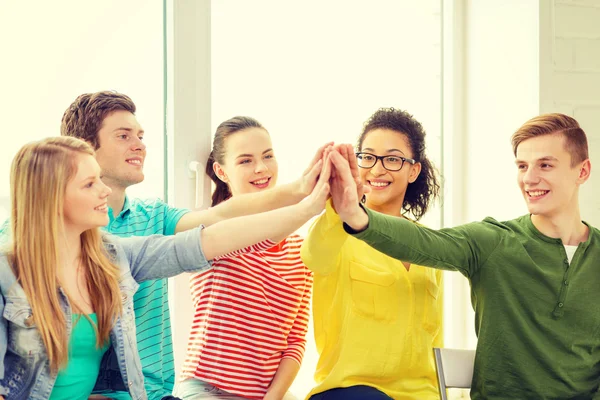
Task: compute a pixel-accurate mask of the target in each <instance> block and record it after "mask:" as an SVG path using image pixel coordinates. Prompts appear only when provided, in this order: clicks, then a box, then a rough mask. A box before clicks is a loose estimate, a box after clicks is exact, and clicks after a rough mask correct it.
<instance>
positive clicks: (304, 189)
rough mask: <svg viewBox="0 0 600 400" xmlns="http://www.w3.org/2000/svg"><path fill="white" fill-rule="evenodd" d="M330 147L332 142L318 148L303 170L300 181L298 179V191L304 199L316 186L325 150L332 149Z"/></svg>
mask: <svg viewBox="0 0 600 400" xmlns="http://www.w3.org/2000/svg"><path fill="white" fill-rule="evenodd" d="M332 145H333V142H329V143H325V144H324V145H323V146H321V147H319V149H318V150H317V152H316V153H315V156H314V157H313V159H312V160H311V161H310V164H309V165H308V167H307V168H306V170H304V172H303V173H302V176H301V177H300V179H298V181H297V184H298V190H299V191H300V193H302V194H303V195H304V197H306V196H308V195H309V194H310V193H311V192H312V191H313V189H314V187H315V185H316V184H317V179H318V178H319V174H320V173H321V169H322V167H323V161H324V160H325V157H324V154H325V152H326V150H327V149H330V148H331V147H332Z"/></svg>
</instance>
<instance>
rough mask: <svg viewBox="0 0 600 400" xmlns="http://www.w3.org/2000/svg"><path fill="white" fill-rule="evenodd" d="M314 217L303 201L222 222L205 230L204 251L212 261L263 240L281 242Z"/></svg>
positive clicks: (203, 236) (202, 235)
mask: <svg viewBox="0 0 600 400" xmlns="http://www.w3.org/2000/svg"><path fill="white" fill-rule="evenodd" d="M312 216H313V213H312V212H311V210H310V208H309V207H306V206H305V203H304V202H301V203H298V204H295V205H292V206H287V207H283V208H280V209H277V210H273V211H269V212H263V213H260V214H254V215H247V216H244V217H238V218H232V219H228V220H225V221H221V222H219V223H217V224H214V225H211V226H209V227H207V228H205V229H203V230H202V232H201V243H202V249H203V251H204V254H205V256H206V258H207V259H208V260H212V259H214V258H215V257H219V256H222V255H223V254H227V253H230V252H232V251H235V250H238V249H241V248H243V247H246V246H250V245H253V244H255V243H258V242H261V241H263V240H267V239H269V240H271V241H273V242H276V243H278V242H280V241H281V240H283V239H284V238H285V237H287V236H288V235H290V234H291V233H293V232H294V231H295V230H297V229H298V228H300V227H301V226H302V225H304V224H305V223H306V221H308V220H309V219H310V218H311V217H312Z"/></svg>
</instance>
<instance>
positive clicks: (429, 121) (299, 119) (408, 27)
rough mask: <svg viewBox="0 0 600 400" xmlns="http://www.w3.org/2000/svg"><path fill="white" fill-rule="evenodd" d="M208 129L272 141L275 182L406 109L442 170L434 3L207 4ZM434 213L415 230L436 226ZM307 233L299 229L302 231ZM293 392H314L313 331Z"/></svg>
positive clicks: (258, 0)
mask: <svg viewBox="0 0 600 400" xmlns="http://www.w3.org/2000/svg"><path fill="white" fill-rule="evenodd" d="M211 11H212V21H211V23H212V27H211V38H212V42H211V44H212V65H211V69H212V80H211V85H212V104H211V106H212V125H213V132H214V130H215V129H216V126H217V125H218V124H219V123H221V122H222V121H224V120H226V119H228V118H230V117H233V116H235V115H248V116H251V117H254V118H256V119H258V120H259V121H260V122H261V123H262V124H263V125H264V126H265V128H266V129H267V130H268V131H269V132H270V133H271V136H272V139H273V142H274V143H273V145H274V149H275V154H276V156H277V158H278V160H279V171H280V172H279V182H280V183H284V182H289V181H291V180H293V179H295V178H297V177H299V176H300V174H301V173H302V171H303V170H304V169H305V168H306V164H307V163H308V162H309V160H310V159H311V158H312V156H313V154H314V151H315V150H316V149H317V148H318V147H319V146H320V145H321V144H323V143H324V142H325V141H329V140H334V141H336V142H338V143H339V142H344V143H355V142H356V139H357V137H358V135H359V133H360V131H361V128H362V124H363V123H364V122H365V121H366V120H367V119H368V117H369V116H370V115H371V114H372V113H373V112H375V111H376V110H377V109H378V108H380V107H395V108H400V109H405V110H408V111H409V112H410V113H412V114H413V115H414V116H415V117H416V119H418V120H419V121H420V122H421V123H422V124H423V126H424V127H425V129H426V131H427V133H428V153H429V156H430V157H431V158H432V160H433V162H434V163H435V164H436V165H437V166H438V167H439V166H441V162H440V158H441V140H440V124H441V109H440V107H441V86H440V85H441V80H440V75H441V50H440V28H441V22H440V21H441V15H440V14H441V10H440V2H439V1H436V0H427V1H424V2H419V3H415V2H414V1H410V0H402V1H400V0H375V1H370V2H348V1H342V0H336V1H327V2H323V1H317V0H307V1H303V2H295V3H290V2H281V1H277V0H253V1H251V2H243V1H236V0H219V1H213V2H212V10H211ZM440 215H441V213H440V209H439V207H438V208H436V209H433V210H431V211H430V212H429V213H428V215H427V217H426V218H424V220H423V222H424V223H425V224H427V225H429V226H431V227H433V228H438V227H439V226H440ZM306 230H307V226H305V227H304V228H303V229H302V230H301V232H300V233H301V234H304V233H306ZM307 337H308V344H307V350H306V355H305V358H304V362H303V365H302V369H301V372H300V374H299V376H298V378H297V379H296V381H295V382H294V384H293V386H292V391H293V392H294V394H296V395H297V396H304V395H305V394H306V393H307V391H308V390H309V388H312V387H313V386H314V381H313V377H312V375H313V373H314V371H315V365H316V361H317V354H316V350H315V345H314V339H313V334H312V332H309V334H308V336H307Z"/></svg>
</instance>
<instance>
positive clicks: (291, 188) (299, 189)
mask: <svg viewBox="0 0 600 400" xmlns="http://www.w3.org/2000/svg"><path fill="white" fill-rule="evenodd" d="M286 191H287V192H288V193H289V194H290V195H291V196H292V198H293V199H294V200H295V201H296V202H298V201H300V200H302V199H303V198H305V197H306V196H308V195H309V194H310V192H309V193H305V190H304V185H303V184H302V178H300V179H296V180H295V181H293V182H291V183H289V184H288V187H287V188H286Z"/></svg>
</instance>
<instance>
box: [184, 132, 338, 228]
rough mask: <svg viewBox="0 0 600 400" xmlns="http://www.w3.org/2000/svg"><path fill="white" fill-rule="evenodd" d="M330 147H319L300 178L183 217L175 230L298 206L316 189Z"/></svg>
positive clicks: (326, 145)
mask: <svg viewBox="0 0 600 400" xmlns="http://www.w3.org/2000/svg"><path fill="white" fill-rule="evenodd" d="M329 146H331V143H327V144H325V145H323V146H322V147H320V148H319V150H318V151H317V152H316V154H315V156H314V158H313V159H312V160H311V162H310V164H309V166H308V168H307V169H306V170H305V171H304V173H303V174H302V177H300V179H298V180H296V181H294V182H292V183H288V184H284V185H278V186H275V187H274V188H273V189H269V190H264V191H260V192H256V193H248V194H243V195H239V196H234V197H231V198H230V199H228V200H227V201H224V202H223V203H221V204H218V205H216V206H215V207H211V208H209V209H207V210H200V211H192V212H189V213H187V214H185V215H184V216H183V217H181V219H180V220H179V222H178V223H177V227H176V228H175V231H176V232H183V231H186V230H188V229H191V228H195V227H197V226H199V225H204V226H210V225H213V224H215V223H217V222H219V221H223V220H226V219H229V218H235V217H241V216H244V215H251V214H257V213H261V212H265V211H270V210H274V209H277V208H280V207H285V206H289V205H293V204H296V203H298V202H299V201H300V200H302V199H303V198H305V197H306V196H308V195H309V194H310V193H311V192H312V190H313V188H314V187H315V184H316V182H317V178H318V176H319V173H320V172H321V167H322V158H323V153H324V151H325V149H326V148H327V147H329Z"/></svg>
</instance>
